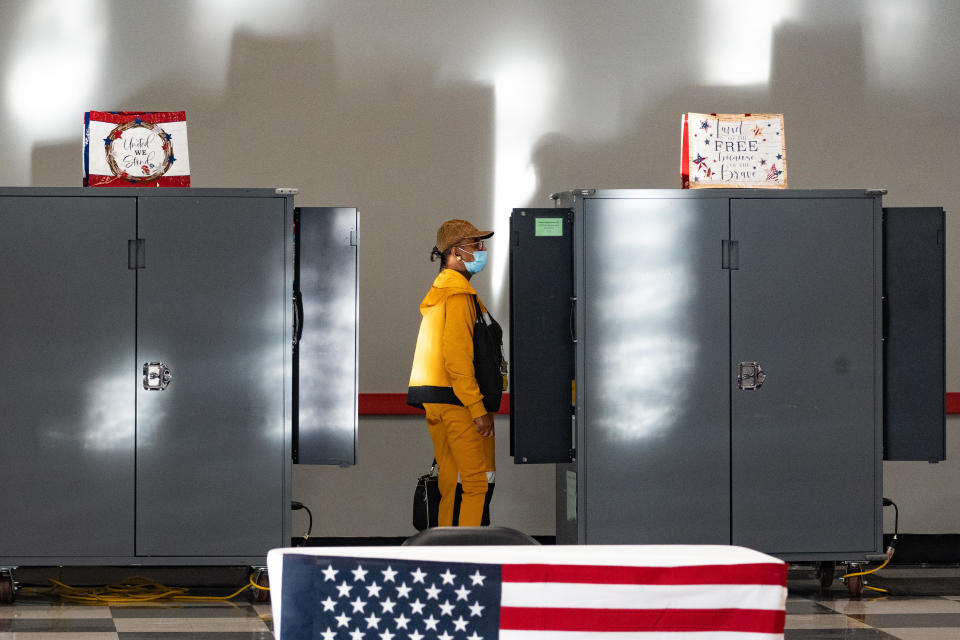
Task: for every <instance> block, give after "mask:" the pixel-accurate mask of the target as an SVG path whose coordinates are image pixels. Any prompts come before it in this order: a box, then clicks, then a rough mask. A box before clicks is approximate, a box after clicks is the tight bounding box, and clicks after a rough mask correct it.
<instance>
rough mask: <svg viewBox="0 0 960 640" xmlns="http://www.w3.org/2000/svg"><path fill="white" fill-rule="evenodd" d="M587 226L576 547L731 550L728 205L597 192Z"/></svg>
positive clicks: (587, 206) (587, 205) (588, 204)
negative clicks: (713, 547) (725, 247)
mask: <svg viewBox="0 0 960 640" xmlns="http://www.w3.org/2000/svg"><path fill="white" fill-rule="evenodd" d="M578 228H582V229H583V230H584V231H583V234H584V237H583V240H582V242H583V246H582V249H581V248H579V247H578V248H577V250H578V251H582V254H580V255H579V256H578V260H579V261H581V262H580V264H581V265H582V268H583V273H584V276H583V282H582V283H580V284H578V291H577V296H578V304H581V305H583V316H582V317H583V319H584V326H583V327H582V328H581V329H582V330H578V334H579V335H580V348H581V349H582V352H579V353H582V358H583V374H582V375H583V377H584V379H583V381H582V386H581V394H582V395H581V397H580V399H579V401H580V402H582V403H583V406H581V407H578V416H580V421H581V426H580V431H579V433H578V442H577V454H578V463H579V464H580V473H579V482H580V491H581V493H582V494H583V495H582V496H581V497H580V499H581V503H580V504H581V505H582V507H583V508H582V509H581V510H580V513H579V514H578V515H579V516H580V520H581V523H580V526H581V540H580V541H581V542H585V543H589V544H680V543H682V544H729V542H730V494H729V491H730V487H729V478H730V469H729V457H728V453H729V450H730V427H729V420H730V405H729V402H730V394H729V391H728V389H727V388H726V387H725V385H723V384H722V382H721V383H720V384H718V380H719V381H722V380H724V379H725V378H726V376H727V372H728V362H729V357H730V352H729V275H728V271H726V270H724V268H723V263H722V251H721V249H722V246H723V241H724V240H725V239H726V238H727V237H728V232H729V217H728V205H727V199H726V198H720V197H717V198H702V199H693V198H677V199H669V198H662V197H660V198H650V199H642V198H631V199H601V198H596V199H587V200H586V201H585V202H584V211H583V220H582V227H581V226H579V225H578ZM578 385H581V381H580V380H578Z"/></svg>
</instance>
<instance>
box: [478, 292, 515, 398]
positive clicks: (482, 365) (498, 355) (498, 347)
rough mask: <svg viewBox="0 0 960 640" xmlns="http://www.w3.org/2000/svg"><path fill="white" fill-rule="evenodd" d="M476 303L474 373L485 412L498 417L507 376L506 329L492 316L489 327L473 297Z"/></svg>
mask: <svg viewBox="0 0 960 640" xmlns="http://www.w3.org/2000/svg"><path fill="white" fill-rule="evenodd" d="M473 303H474V305H475V306H476V308H477V321H476V323H475V324H474V325H473V371H474V375H475V376H476V378H477V385H479V387H480V393H482V394H483V406H484V408H485V409H486V410H487V411H488V412H490V413H496V412H497V411H498V410H499V409H500V398H501V397H502V395H503V391H504V388H505V387H506V376H507V361H506V360H504V359H503V329H501V328H500V324H499V323H498V322H497V321H496V320H494V319H493V316H490V324H487V321H486V319H485V318H484V317H483V310H482V309H481V308H480V300H479V299H478V298H477V297H476V296H474V297H473ZM488 315H489V313H488Z"/></svg>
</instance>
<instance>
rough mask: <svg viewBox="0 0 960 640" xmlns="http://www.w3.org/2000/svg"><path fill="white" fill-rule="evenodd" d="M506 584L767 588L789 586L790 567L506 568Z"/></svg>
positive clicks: (538, 565)
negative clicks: (769, 586)
mask: <svg viewBox="0 0 960 640" xmlns="http://www.w3.org/2000/svg"><path fill="white" fill-rule="evenodd" d="M501 575H502V578H503V581H504V582H562V583H576V584H660V585H663V584H669V585H703V584H766V585H774V586H779V587H786V586H787V565H786V564H785V563H782V562H778V563H775V564H774V563H760V564H718V565H695V566H688V567H617V566H610V567H605V566H595V565H575V564H572V565H563V564H505V565H503V568H502V569H501Z"/></svg>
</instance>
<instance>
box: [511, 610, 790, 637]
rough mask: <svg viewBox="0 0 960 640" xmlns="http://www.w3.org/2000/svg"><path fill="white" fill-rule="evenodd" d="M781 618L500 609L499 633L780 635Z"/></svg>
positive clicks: (754, 613) (761, 613)
mask: <svg viewBox="0 0 960 640" xmlns="http://www.w3.org/2000/svg"><path fill="white" fill-rule="evenodd" d="M785 618H786V615H785V613H784V612H783V611H782V610H779V611H778V610H773V609H770V610H766V609H574V608H570V609H561V608H553V607H544V608H540V607H501V608H500V628H501V629H510V630H531V631H532V630H536V631H581V632H583V631H586V632H597V631H620V632H634V633H636V632H649V631H669V632H697V631H701V632H705V631H714V632H716V631H732V632H736V633H783V627H784V622H785Z"/></svg>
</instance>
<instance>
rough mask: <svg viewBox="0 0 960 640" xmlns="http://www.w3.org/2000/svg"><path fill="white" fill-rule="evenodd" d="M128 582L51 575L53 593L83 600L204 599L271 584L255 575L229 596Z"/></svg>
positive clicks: (220, 598) (143, 580)
mask: <svg viewBox="0 0 960 640" xmlns="http://www.w3.org/2000/svg"><path fill="white" fill-rule="evenodd" d="M128 580H129V582H128V583H127V584H114V585H107V586H105V587H89V588H84V587H74V586H71V585H68V584H66V583H64V582H62V581H60V580H57V579H56V578H50V582H51V584H53V586H54V588H53V590H52V593H53V594H55V595H59V596H60V597H61V598H62V599H64V600H70V601H72V602H78V603H83V604H106V605H110V604H129V603H136V602H155V601H158V600H172V601H176V602H203V601H224V600H232V599H233V598H236V597H237V596H238V595H240V594H241V593H243V592H244V591H246V590H247V589H250V588H254V589H259V590H261V591H269V590H270V587H263V586H261V585H258V584H256V583H255V582H254V581H253V576H250V578H249V584H246V585H244V586H242V587H240V588H239V589H237V590H236V591H234V592H233V593H231V594H230V595H227V596H191V595H189V593H190V590H189V589H187V588H186V587H168V586H166V585H163V584H160V583H159V582H155V581H153V580H150V579H149V578H141V577H133V578H129V579H128Z"/></svg>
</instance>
